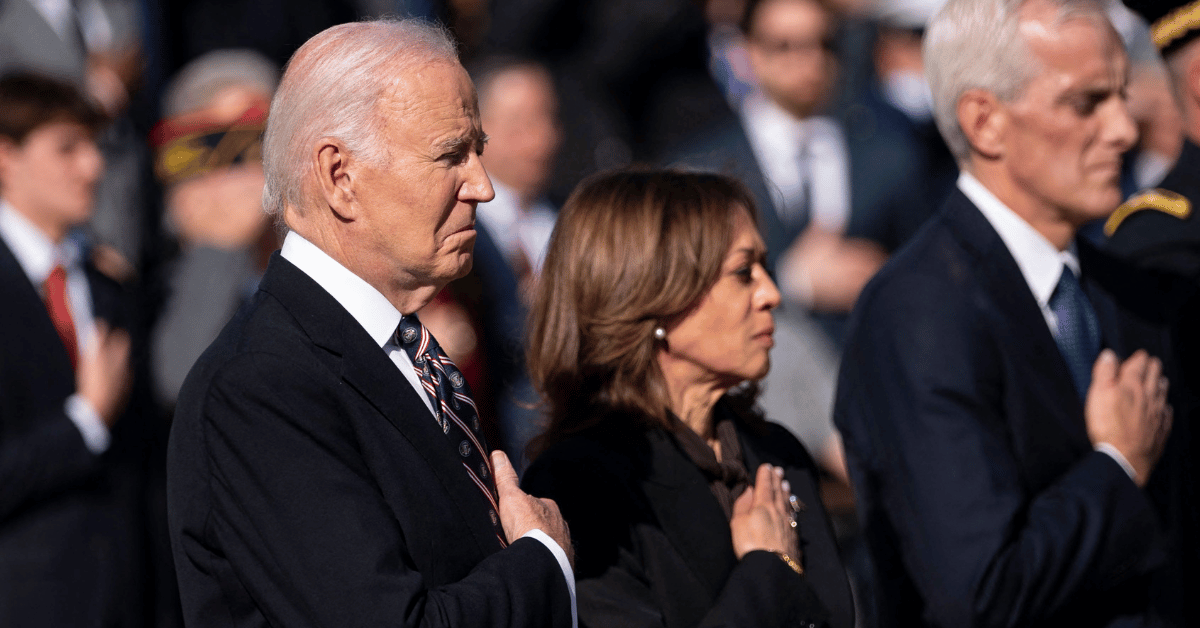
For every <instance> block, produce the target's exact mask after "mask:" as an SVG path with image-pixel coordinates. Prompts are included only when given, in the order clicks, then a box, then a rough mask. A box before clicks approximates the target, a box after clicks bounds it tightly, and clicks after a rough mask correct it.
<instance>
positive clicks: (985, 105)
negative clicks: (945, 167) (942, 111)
mask: <svg viewBox="0 0 1200 628" xmlns="http://www.w3.org/2000/svg"><path fill="white" fill-rule="evenodd" d="M958 125H959V126H960V127H961V128H962V130H963V134H964V135H966V137H967V142H968V143H970V145H971V150H973V151H975V152H977V153H980V154H981V155H983V157H985V158H987V159H996V158H998V157H1000V156H1001V155H1002V154H1003V153H1004V137H1005V130H1006V129H1007V127H1008V110H1007V109H1006V108H1005V107H1004V105H1003V104H1002V103H1001V102H1000V100H999V99H997V98H996V95H995V94H993V93H991V92H989V91H986V90H982V89H970V90H967V92H966V93H964V94H963V95H962V98H959V99H958Z"/></svg>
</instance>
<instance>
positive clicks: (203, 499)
mask: <svg viewBox="0 0 1200 628" xmlns="http://www.w3.org/2000/svg"><path fill="white" fill-rule="evenodd" d="M167 465H168V478H167V483H168V486H167V497H168V508H169V518H170V527H171V543H172V549H173V552H174V555H175V565H176V570H177V572H178V575H179V587H180V593H181V596H182V600H183V609H184V618H185V621H186V622H187V625H188V626H192V627H197V626H231V625H236V626H260V625H274V626H370V625H379V626H396V625H400V626H418V625H420V626H449V625H453V626H564V625H569V624H570V617H571V611H570V596H569V592H568V590H567V584H566V582H565V581H564V579H563V574H562V571H561V569H560V567H559V565H558V563H557V561H556V560H555V558H554V556H553V554H552V553H551V552H550V551H549V550H548V549H547V548H546V547H545V546H544V545H542V544H541V543H540V542H538V541H537V540H534V539H519V540H517V541H516V542H515V543H513V544H512V545H511V546H510V547H509V548H508V549H505V550H503V551H501V548H500V544H499V541H498V539H497V538H496V535H495V533H494V532H493V528H492V522H491V521H490V518H489V510H490V504H489V503H488V501H487V500H486V499H485V498H484V496H483V495H482V494H481V493H480V491H479V490H478V488H476V487H475V486H474V484H472V482H471V480H470V479H469V478H468V476H467V474H466V473H465V472H464V470H463V468H462V464H461V463H460V462H459V455H458V452H457V450H456V448H455V447H454V446H453V445H452V444H451V443H450V442H449V441H448V440H447V439H446V437H445V435H444V434H443V433H442V431H441V429H440V428H438V426H437V423H436V422H435V421H434V419H433V417H432V416H431V415H430V412H429V410H428V409H427V408H426V406H425V404H424V403H423V402H422V401H421V399H420V398H419V397H418V396H417V393H416V391H415V390H414V389H413V387H412V386H411V385H410V384H409V383H408V380H406V379H405V378H404V376H403V375H401V373H400V372H399V371H398V370H397V368H396V365H395V364H394V363H393V362H392V361H391V360H390V359H389V358H388V357H387V355H386V354H385V353H384V352H383V351H382V350H381V349H380V347H379V345H377V344H375V342H374V341H373V340H372V339H371V337H370V336H369V335H368V334H367V332H366V331H365V330H364V329H363V328H362V327H361V326H360V325H359V324H358V322H357V321H355V320H354V318H353V317H351V316H350V314H349V313H348V312H347V311H346V310H345V309H344V308H343V307H342V306H341V305H340V304H338V303H337V301H336V300H334V299H333V297H331V296H330V295H329V294H328V293H327V292H325V291H324V290H323V289H321V288H320V286H318V285H317V283H316V282H314V281H313V280H312V279H310V278H309V277H308V276H307V275H305V274H304V273H303V272H302V271H300V270H299V269H297V268H296V267H295V266H293V265H292V264H291V263H290V262H288V261H287V260H285V259H283V258H282V257H280V256H279V254H276V255H275V257H274V258H273V259H272V260H271V263H270V266H269V267H268V269H267V273H266V275H265V276H264V277H263V280H262V282H261V284H260V287H259V291H258V293H257V294H256V295H255V296H254V299H253V300H252V302H251V303H250V304H249V305H248V307H246V308H244V309H243V310H242V311H241V312H240V313H239V314H238V315H237V316H236V317H235V318H234V320H233V321H232V322H231V323H230V324H229V326H227V327H226V329H225V330H224V331H223V332H222V333H221V335H220V336H219V337H218V339H217V340H216V341H215V342H214V343H213V345H212V346H211V347H210V348H209V349H208V351H207V352H205V354H204V355H203V356H202V357H201V358H200V360H199V362H197V364H196V366H195V367H194V368H193V370H192V372H191V374H190V375H189V376H188V378H187V380H186V381H185V383H184V386H183V390H182V392H181V393H180V397H179V403H178V406H177V409H176V415H175V424H174V426H173V427H172V434H171V442H170V446H169V449H168V460H167Z"/></svg>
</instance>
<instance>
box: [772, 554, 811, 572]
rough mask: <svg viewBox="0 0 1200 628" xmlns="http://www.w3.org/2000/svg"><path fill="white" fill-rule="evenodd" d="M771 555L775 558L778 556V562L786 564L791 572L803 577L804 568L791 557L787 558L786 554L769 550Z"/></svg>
mask: <svg viewBox="0 0 1200 628" xmlns="http://www.w3.org/2000/svg"><path fill="white" fill-rule="evenodd" d="M771 553H772V554H775V555H776V556H778V557H779V558H780V560H782V561H783V562H785V563H787V566H788V567H791V568H792V571H794V572H796V573H797V574H800V575H801V576H803V575H804V568H803V567H801V566H800V563H798V562H796V561H794V560H792V557H791V556H788V555H787V552H781V551H779V550H771Z"/></svg>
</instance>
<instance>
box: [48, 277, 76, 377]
mask: <svg viewBox="0 0 1200 628" xmlns="http://www.w3.org/2000/svg"><path fill="white" fill-rule="evenodd" d="M43 285H44V287H45V291H46V309H47V310H49V311H50V320H51V321H53V322H54V329H56V330H58V336H59V338H62V341H63V344H64V345H66V347H67V355H68V356H70V358H71V368H77V367H78V365H79V347H78V342H77V339H76V336H75V321H74V320H73V319H72V318H71V306H70V304H69V303H68V302H67V271H65V270H63V267H62V266H55V267H54V270H51V271H50V276H49V277H47V278H46V283H45V284H43Z"/></svg>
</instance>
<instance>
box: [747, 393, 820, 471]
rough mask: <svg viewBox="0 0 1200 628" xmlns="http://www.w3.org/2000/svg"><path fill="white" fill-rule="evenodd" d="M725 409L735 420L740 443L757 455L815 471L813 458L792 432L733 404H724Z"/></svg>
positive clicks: (760, 413) (757, 410) (759, 414)
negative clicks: (812, 468)
mask: <svg viewBox="0 0 1200 628" xmlns="http://www.w3.org/2000/svg"><path fill="white" fill-rule="evenodd" d="M725 408H726V410H727V411H729V412H730V413H731V414H732V415H733V416H734V417H735V425H736V426H737V430H738V434H739V435H740V436H741V440H742V442H743V443H744V444H747V445H749V446H751V447H753V448H754V450H755V451H756V452H757V453H758V454H759V455H761V456H765V457H767V458H771V459H775V460H782V461H786V462H789V463H791V464H795V465H798V466H801V467H815V465H816V461H815V460H814V459H813V457H812V454H810V453H809V451H808V448H807V447H805V446H804V444H803V443H801V442H800V440H799V439H798V438H796V436H795V435H794V434H792V432H791V430H789V429H787V428H786V427H784V426H782V425H780V424H778V423H774V422H772V421H770V420H769V419H767V418H766V417H764V416H763V414H762V412H761V410H760V409H758V408H755V409H753V410H747V409H745V408H742V407H739V406H738V405H737V404H735V403H726V404H725Z"/></svg>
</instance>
